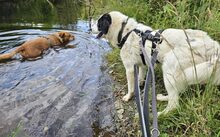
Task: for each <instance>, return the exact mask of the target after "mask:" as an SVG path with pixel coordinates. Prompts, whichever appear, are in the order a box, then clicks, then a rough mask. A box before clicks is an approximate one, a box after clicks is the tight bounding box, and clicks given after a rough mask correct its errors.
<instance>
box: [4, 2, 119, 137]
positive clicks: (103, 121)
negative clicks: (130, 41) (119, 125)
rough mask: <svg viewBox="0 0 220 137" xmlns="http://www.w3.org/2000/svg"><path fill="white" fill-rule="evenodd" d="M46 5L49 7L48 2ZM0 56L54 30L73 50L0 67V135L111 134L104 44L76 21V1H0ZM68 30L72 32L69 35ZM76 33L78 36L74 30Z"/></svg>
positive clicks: (78, 5) (83, 136)
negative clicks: (67, 36) (70, 38)
mask: <svg viewBox="0 0 220 137" xmlns="http://www.w3.org/2000/svg"><path fill="white" fill-rule="evenodd" d="M50 2H51V3H50ZM0 5H1V7H2V8H0V54H2V53H5V52H10V51H11V50H13V49H15V47H17V46H19V45H20V44H22V43H23V42H25V41H27V40H29V39H33V38H35V37H39V36H42V35H48V34H51V33H53V32H55V31H59V30H60V29H65V30H67V31H70V32H71V33H73V34H74V35H75V37H76V39H75V40H74V41H71V42H70V43H69V44H70V45H76V48H74V49H61V50H59V52H56V51H54V50H52V49H50V50H49V52H48V54H47V55H45V56H44V57H43V58H42V59H39V60H36V61H24V62H21V61H19V60H12V61H9V62H5V63H0V77H1V79H0V136H8V135H9V134H11V133H12V132H13V131H14V130H15V128H16V127H17V125H19V123H21V126H19V128H18V133H17V136H20V137H24V136H30V137H42V136H47V137H54V136H59V137H60V136H62V137H67V136H68V137H70V136H73V137H90V136H91V137H92V136H94V137H98V136H105V137H108V136H112V135H114V131H115V126H114V122H113V121H114V120H113V115H114V107H113V106H114V105H113V95H112V89H111V80H110V78H109V77H108V75H107V74H106V71H105V70H106V64H105V61H104V55H105V54H106V53H107V52H108V51H109V50H110V48H109V45H108V44H107V43H106V42H104V41H100V40H97V39H95V37H94V36H92V35H89V34H87V33H85V32H87V31H88V22H86V21H83V20H78V19H79V18H80V15H81V14H82V13H81V12H82V9H83V3H81V1H77V0H50V1H49V2H48V0H37V1H36V0H18V1H17V0H0ZM73 30H74V31H73ZM79 31H81V32H79Z"/></svg>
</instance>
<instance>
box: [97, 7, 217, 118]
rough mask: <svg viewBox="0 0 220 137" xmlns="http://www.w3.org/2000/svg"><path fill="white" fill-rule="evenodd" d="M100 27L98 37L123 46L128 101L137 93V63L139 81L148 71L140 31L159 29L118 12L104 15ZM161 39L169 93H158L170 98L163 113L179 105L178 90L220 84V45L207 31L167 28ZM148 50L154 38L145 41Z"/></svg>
mask: <svg viewBox="0 0 220 137" xmlns="http://www.w3.org/2000/svg"><path fill="white" fill-rule="evenodd" d="M97 27H98V31H99V32H100V33H99V35H98V36H97V37H101V36H103V35H104V36H105V38H106V39H107V40H109V42H110V43H111V44H112V45H113V46H115V47H119V48H121V51H120V56H121V59H122V62H123V64H124V66H125V69H126V76H127V82H128V93H127V94H126V95H125V96H124V97H123V100H124V101H128V100H129V99H130V98H131V97H132V95H133V93H134V65H135V64H137V65H138V66H139V82H143V81H144V76H145V72H146V67H145V65H144V61H143V60H142V57H141V55H140V54H141V50H140V45H139V42H140V40H141V39H142V37H141V35H139V34H140V32H146V31H148V34H150V35H152V36H156V35H158V32H157V31H153V32H151V31H152V29H151V28H150V27H148V26H145V25H143V24H140V23H137V22H136V21H135V20H134V19H133V18H128V17H127V16H125V15H124V14H122V13H120V12H117V11H112V12H110V13H106V14H104V15H102V16H101V17H100V18H99V20H98V23H97ZM134 29H135V30H138V31H139V33H138V32H136V31H134ZM159 38H160V42H157V43H158V45H157V47H156V48H157V50H158V52H159V53H158V61H159V62H160V63H162V71H163V79H164V84H165V87H166V90H167V92H168V95H167V96H164V95H162V94H158V95H157V99H158V100H161V101H168V105H167V107H166V108H165V110H163V111H162V113H163V114H166V113H167V112H169V111H170V110H172V109H174V108H176V107H177V106H178V105H179V93H181V92H182V91H184V90H185V88H186V87H187V85H192V84H197V83H206V82H208V81H209V80H210V81H211V83H212V84H215V85H218V84H220V62H219V55H220V52H218V50H220V45H219V44H218V42H216V41H214V40H212V39H211V38H210V37H209V36H208V35H207V33H205V32H203V31H200V30H191V29H187V30H181V29H166V30H164V31H163V32H162V33H161V34H160V35H159ZM145 50H146V52H147V54H148V55H150V54H151V51H152V41H150V40H146V42H145ZM159 114H161V113H159Z"/></svg>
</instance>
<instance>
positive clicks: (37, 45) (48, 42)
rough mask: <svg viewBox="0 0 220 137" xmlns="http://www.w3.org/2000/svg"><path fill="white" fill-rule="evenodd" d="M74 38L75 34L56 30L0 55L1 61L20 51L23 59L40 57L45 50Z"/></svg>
mask: <svg viewBox="0 0 220 137" xmlns="http://www.w3.org/2000/svg"><path fill="white" fill-rule="evenodd" d="M74 39H75V37H74V35H72V34H71V33H69V32H64V31H61V32H56V33H53V34H51V35H48V36H42V37H39V38H36V39H33V40H29V41H26V42H25V43H24V44H22V45H21V46H19V47H18V48H17V49H15V50H14V51H12V52H11V53H6V54H2V55H0V61H1V60H7V59H12V57H13V56H14V55H16V54H18V53H19V54H20V55H21V56H22V58H23V59H34V58H37V57H40V56H41V55H42V54H43V52H44V51H45V50H47V49H49V48H50V47H54V46H60V47H64V46H65V45H66V44H67V43H68V42H69V41H71V40H74Z"/></svg>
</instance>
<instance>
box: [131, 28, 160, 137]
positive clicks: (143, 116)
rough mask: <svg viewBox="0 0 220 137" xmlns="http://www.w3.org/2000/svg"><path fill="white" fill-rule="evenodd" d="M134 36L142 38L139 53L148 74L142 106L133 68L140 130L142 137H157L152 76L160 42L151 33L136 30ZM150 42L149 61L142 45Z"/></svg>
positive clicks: (153, 78) (136, 75)
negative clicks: (150, 116) (150, 96)
mask: <svg viewBox="0 0 220 137" xmlns="http://www.w3.org/2000/svg"><path fill="white" fill-rule="evenodd" d="M134 31H135V32H136V34H139V36H141V37H142V39H141V41H140V47H141V52H142V56H143V59H144V61H145V62H146V63H147V64H148V72H147V76H146V81H145V86H144V99H143V105H142V103H141V97H140V89H139V83H138V67H137V65H135V66H134V76H135V96H136V98H135V100H136V103H137V107H138V112H139V117H140V122H141V130H142V133H143V136H144V137H150V136H151V135H152V136H153V137H158V136H159V134H160V132H159V130H158V120H157V107H156V106H157V104H156V90H155V74H154V64H155V63H156V61H157V54H158V51H157V50H156V49H155V48H156V45H157V44H158V43H161V40H160V39H159V38H158V36H157V35H155V36H153V35H151V34H150V33H151V32H145V33H143V32H141V33H140V31H139V30H138V31H137V30H134ZM146 39H147V40H151V41H152V51H151V60H150V58H149V57H148V55H147V53H146V51H145V49H144V44H145V41H146ZM150 82H151V84H152V85H151V87H152V113H153V128H152V130H151V131H150V126H149V123H150V120H149V87H150Z"/></svg>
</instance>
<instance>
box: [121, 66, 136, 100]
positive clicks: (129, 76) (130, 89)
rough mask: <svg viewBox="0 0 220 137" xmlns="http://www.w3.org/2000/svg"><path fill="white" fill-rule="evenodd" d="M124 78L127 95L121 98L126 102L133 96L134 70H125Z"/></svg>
mask: <svg viewBox="0 0 220 137" xmlns="http://www.w3.org/2000/svg"><path fill="white" fill-rule="evenodd" d="M126 76H127V82H128V93H127V94H126V95H125V96H124V97H123V98H122V100H124V101H128V100H129V99H131V97H132V96H133V94H134V68H129V69H126Z"/></svg>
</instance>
